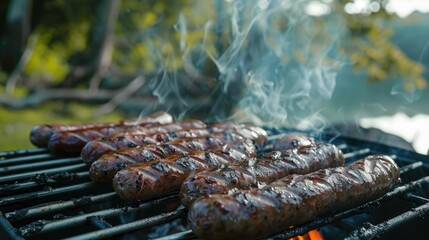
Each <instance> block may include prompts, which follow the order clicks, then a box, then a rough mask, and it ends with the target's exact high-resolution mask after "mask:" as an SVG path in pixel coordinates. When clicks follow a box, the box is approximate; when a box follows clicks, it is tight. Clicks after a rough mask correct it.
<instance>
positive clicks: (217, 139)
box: [89, 133, 246, 183]
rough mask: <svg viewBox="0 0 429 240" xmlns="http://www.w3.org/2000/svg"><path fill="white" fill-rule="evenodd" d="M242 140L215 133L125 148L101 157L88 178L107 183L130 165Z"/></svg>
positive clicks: (230, 134)
mask: <svg viewBox="0 0 429 240" xmlns="http://www.w3.org/2000/svg"><path fill="white" fill-rule="evenodd" d="M244 140H246V139H245V138H243V137H242V136H241V135H239V134H236V133H215V134H212V135H209V136H205V137H198V138H184V139H178V140H175V141H173V142H170V143H166V144H160V145H148V146H141V147H135V148H126V149H122V150H119V151H116V152H112V153H107V154H104V155H103V156H101V158H100V159H98V160H97V161H95V162H94V163H93V164H92V165H91V168H90V170H89V176H90V177H91V179H92V181H94V182H99V183H109V182H111V180H112V179H113V177H114V176H115V174H116V172H118V171H119V170H121V169H123V168H125V167H127V166H129V165H131V164H136V163H141V162H149V161H154V160H158V159H162V158H165V157H168V156H170V155H186V154H189V152H191V151H195V150H208V149H216V148H220V147H222V146H224V145H225V144H228V143H232V142H238V141H244Z"/></svg>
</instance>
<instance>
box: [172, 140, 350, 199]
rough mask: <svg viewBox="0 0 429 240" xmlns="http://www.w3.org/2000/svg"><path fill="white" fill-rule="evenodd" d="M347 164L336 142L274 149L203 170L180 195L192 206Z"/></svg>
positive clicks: (187, 183)
mask: <svg viewBox="0 0 429 240" xmlns="http://www.w3.org/2000/svg"><path fill="white" fill-rule="evenodd" d="M343 164H344V156H343V153H342V152H341V150H339V149H338V148H337V147H336V146H335V145H332V144H326V143H322V144H317V145H313V146H310V147H307V146H303V147H300V148H295V149H290V150H285V151H281V152H280V151H274V152H271V153H268V154H265V155H263V156H261V157H259V158H256V159H255V160H254V161H250V162H249V163H243V164H233V165H229V166H226V167H224V168H220V169H216V170H206V171H202V172H199V173H197V174H195V175H194V176H192V177H189V178H188V179H186V180H185V181H184V182H183V184H182V187H181V188H180V193H179V196H180V198H181V201H182V203H183V205H184V206H185V207H189V206H190V205H191V204H192V203H193V202H194V201H195V200H196V199H197V198H199V197H201V196H206V195H209V194H214V193H227V192H228V191H229V190H231V189H244V188H249V187H257V186H258V185H261V184H267V183H271V182H273V181H275V180H277V179H279V178H282V177H285V176H287V175H290V174H307V173H310V172H314V171H316V170H319V169H323V168H330V167H338V166H341V165H343Z"/></svg>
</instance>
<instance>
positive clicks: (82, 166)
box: [0, 163, 87, 183]
mask: <svg viewBox="0 0 429 240" xmlns="http://www.w3.org/2000/svg"><path fill="white" fill-rule="evenodd" d="M84 169H87V166H86V165H85V163H80V164H75V165H71V166H65V167H59V168H52V169H43V170H37V171H31V172H25V173H18V174H14V175H9V176H4V177H0V183H7V182H12V181H17V180H22V179H29V178H31V177H34V176H36V175H37V174H55V173H61V172H73V171H82V170H84Z"/></svg>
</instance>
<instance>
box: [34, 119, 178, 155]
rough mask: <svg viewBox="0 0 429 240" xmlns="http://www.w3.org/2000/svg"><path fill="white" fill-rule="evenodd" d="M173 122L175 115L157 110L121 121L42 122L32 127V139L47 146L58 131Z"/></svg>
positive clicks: (35, 143) (37, 143) (38, 144)
mask: <svg viewBox="0 0 429 240" xmlns="http://www.w3.org/2000/svg"><path fill="white" fill-rule="evenodd" d="M171 122H173V116H171V115H170V114H169V113H166V112H156V113H153V114H151V115H148V116H146V117H142V118H139V119H129V120H123V121H120V122H115V123H113V122H111V123H95V124H42V125H36V126H34V127H33V128H32V129H31V132H30V141H31V142H32V143H33V144H34V145H35V146H37V147H47V146H48V141H49V138H50V137H51V136H52V135H53V134H54V133H56V132H64V131H76V130H84V129H93V128H101V127H112V126H117V125H125V126H132V125H142V124H166V123H171Z"/></svg>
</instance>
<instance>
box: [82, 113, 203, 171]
mask: <svg viewBox="0 0 429 240" xmlns="http://www.w3.org/2000/svg"><path fill="white" fill-rule="evenodd" d="M159 127H160V129H159V131H158V132H157V133H153V131H152V130H151V131H148V130H146V129H143V131H132V132H125V133H121V134H116V135H113V136H110V137H102V138H98V139H95V140H92V141H89V142H88V143H86V144H85V146H84V147H83V148H82V151H81V153H80V155H81V157H82V160H83V161H84V162H85V163H87V164H91V163H93V162H94V161H95V160H97V159H98V158H100V157H101V156H102V155H103V154H106V153H109V152H114V151H117V150H120V149H124V148H131V147H137V146H145V145H150V144H157V143H163V142H170V141H173V140H174V139H177V138H184V137H196V136H204V135H207V134H208V129H206V128H205V127H206V125H205V124H204V123H203V122H201V121H198V120H190V121H184V122H181V123H171V124H166V125H161V126H159ZM165 130H168V131H165Z"/></svg>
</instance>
